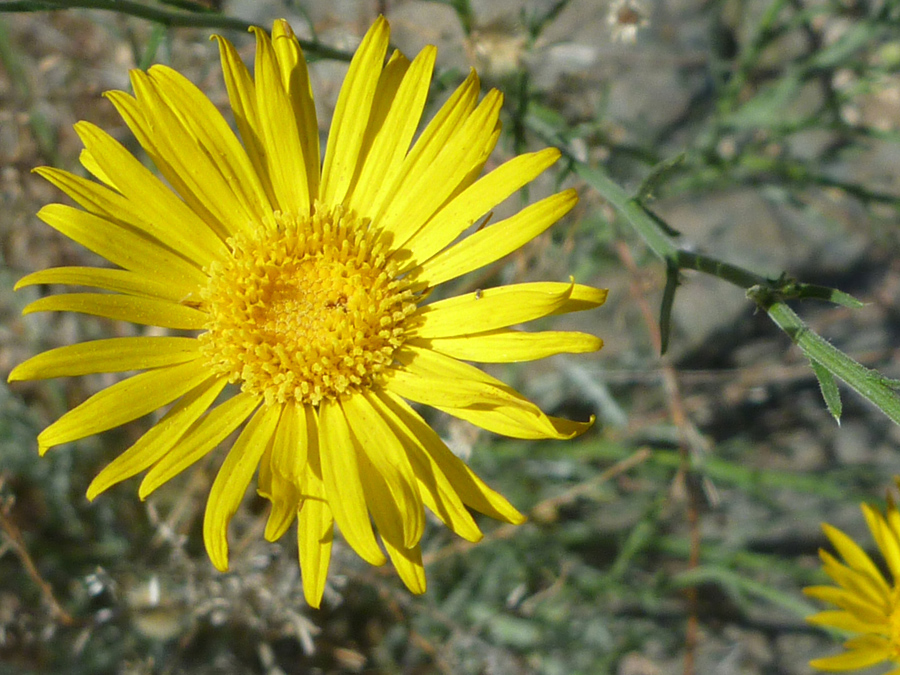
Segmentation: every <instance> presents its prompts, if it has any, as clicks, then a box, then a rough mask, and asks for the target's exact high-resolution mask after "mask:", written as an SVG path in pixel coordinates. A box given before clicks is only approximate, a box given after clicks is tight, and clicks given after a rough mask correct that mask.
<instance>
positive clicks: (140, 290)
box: [13, 267, 184, 302]
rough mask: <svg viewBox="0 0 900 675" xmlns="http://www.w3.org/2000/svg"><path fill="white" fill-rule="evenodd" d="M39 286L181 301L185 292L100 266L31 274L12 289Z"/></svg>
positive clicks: (59, 268) (166, 283)
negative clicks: (93, 289) (53, 285)
mask: <svg viewBox="0 0 900 675" xmlns="http://www.w3.org/2000/svg"><path fill="white" fill-rule="evenodd" d="M42 284H65V285H67V286H88V287H90V288H102V289H103V290H106V291H115V292H116V293H126V294H128V295H145V296H149V297H155V298H163V299H166V300H172V301H173V302H180V301H181V300H183V299H184V293H183V292H182V289H181V288H179V286H178V285H177V284H171V283H168V280H164V279H159V278H151V277H147V276H145V275H143V274H136V273H135V272H130V271H128V270H111V269H106V268H103V267H51V268H49V269H46V270H39V271H38V272H32V273H31V274H28V275H26V276H24V277H22V278H21V279H19V280H18V281H17V282H16V285H15V287H14V289H13V290H16V291H17V290H19V289H20V288H25V287H26V286H37V285H42Z"/></svg>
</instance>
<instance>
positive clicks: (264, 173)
mask: <svg viewBox="0 0 900 675" xmlns="http://www.w3.org/2000/svg"><path fill="white" fill-rule="evenodd" d="M212 39H215V40H216V42H218V44H219V58H220V59H221V61H222V74H223V75H224V76H225V87H226V89H227V90H228V101H229V103H230V104H231V110H232V112H233V113H234V119H235V122H236V123H237V128H238V131H239V132H240V134H241V140H242V141H243V144H244V148H245V149H246V151H247V156H248V157H249V158H250V162H251V163H252V164H253V170H254V171H255V172H256V174H257V175H258V176H259V180H260V183H261V184H262V186H263V189H264V190H265V193H266V195H267V196H268V199H269V202H270V203H272V204H274V203H276V200H275V191H274V189H273V188H272V181H271V180H270V179H269V167H268V163H267V161H266V152H265V150H264V148H263V143H262V130H261V127H260V120H259V109H258V107H257V105H256V88H255V86H254V84H253V80H252V79H251V77H250V72H249V71H248V70H247V66H245V65H244V62H243V61H242V60H241V57H240V55H239V54H238V52H237V50H236V49H235V48H234V45H232V44H231V43H230V42H229V41H228V40H226V39H225V38H223V37H222V36H221V35H213V36H212Z"/></svg>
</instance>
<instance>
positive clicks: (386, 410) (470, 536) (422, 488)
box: [371, 392, 511, 542]
mask: <svg viewBox="0 0 900 675" xmlns="http://www.w3.org/2000/svg"><path fill="white" fill-rule="evenodd" d="M373 393H374V392H373ZM371 401H372V404H373V405H374V406H375V407H376V408H377V409H378V411H379V413H380V414H381V415H382V417H384V419H385V420H386V421H387V422H388V423H389V424H390V426H391V430H392V433H394V434H396V435H397V436H398V438H400V440H401V442H402V443H403V447H404V449H405V450H406V453H407V455H408V456H409V461H410V464H412V467H413V471H414V472H415V474H416V479H417V481H418V484H419V493H420V494H421V495H422V502H423V503H424V504H425V506H427V507H428V508H429V509H430V510H431V511H432V513H434V514H435V515H436V516H437V517H438V518H439V519H440V520H441V522H442V523H444V524H445V525H446V526H447V527H449V528H450V529H451V530H453V531H454V532H455V533H456V534H458V535H459V536H461V537H462V538H463V539H467V540H468V541H473V542H474V541H479V540H480V539H481V538H482V536H483V535H482V533H481V530H480V529H478V525H476V524H475V521H474V519H473V518H472V516H471V514H470V513H469V511H468V510H467V509H466V507H465V504H464V503H463V500H462V499H461V498H460V495H459V494H458V493H457V492H456V489H455V486H454V485H453V483H451V481H450V480H449V479H448V478H447V475H446V474H445V473H444V471H443V470H442V469H441V467H440V465H439V464H438V462H437V461H436V460H435V459H434V457H432V455H431V453H429V451H428V449H427V448H426V446H425V444H424V443H425V442H424V441H423V439H421V438H419V437H418V436H416V435H415V433H414V432H413V431H411V430H410V428H409V426H408V425H407V423H406V422H405V418H406V414H405V412H404V411H403V409H402V408H398V407H396V404H395V403H394V399H393V398H392V397H391V396H389V395H388V394H386V393H385V392H378V393H374V395H373V396H372V397H371ZM501 499H502V498H501ZM504 502H505V500H504ZM510 508H511V507H510Z"/></svg>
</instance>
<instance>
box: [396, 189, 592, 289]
mask: <svg viewBox="0 0 900 675" xmlns="http://www.w3.org/2000/svg"><path fill="white" fill-rule="evenodd" d="M577 202H578V193H576V192H575V190H566V191H565V192H560V193H558V194H555V195H551V196H550V197H547V198H546V199H542V200H541V201H539V202H536V203H534V204H532V205H530V206H528V207H527V208H524V209H522V210H521V211H519V213H517V214H516V215H514V216H512V217H511V218H507V219H506V220H502V221H500V222H499V223H497V224H496V225H491V226H490V227H486V228H485V229H483V230H481V231H480V232H476V233H475V234H472V235H470V236H468V237H466V238H465V239H463V240H462V241H461V242H459V243H458V244H456V245H455V246H453V247H452V248H449V249H447V250H445V251H444V252H443V253H440V254H438V255H437V256H435V257H434V258H432V259H431V260H429V261H428V262H426V263H423V264H422V268H421V270H422V271H421V273H419V274H416V270H413V272H412V273H411V278H412V279H413V280H415V281H417V282H420V283H424V284H425V285H427V286H429V287H434V286H437V285H438V284H442V283H444V282H445V281H449V280H451V279H456V278H457V277H460V276H462V275H463V274H467V273H469V272H471V271H472V270H476V269H479V268H481V267H484V266H485V265H490V264H491V263H492V262H494V261H496V260H499V259H500V258H502V257H503V256H505V255H507V254H509V253H512V252H513V251H516V250H518V249H519V248H521V247H522V246H524V245H525V244H527V243H528V242H529V241H531V240H532V239H534V238H535V237H536V236H538V235H539V234H541V233H542V232H544V231H545V230H546V229H547V228H548V227H550V226H551V225H553V224H554V223H555V222H556V221H558V220H559V219H560V218H562V217H563V216H564V215H566V214H567V213H568V212H569V211H570V210H571V209H572V207H573V206H575V204H576V203H577Z"/></svg>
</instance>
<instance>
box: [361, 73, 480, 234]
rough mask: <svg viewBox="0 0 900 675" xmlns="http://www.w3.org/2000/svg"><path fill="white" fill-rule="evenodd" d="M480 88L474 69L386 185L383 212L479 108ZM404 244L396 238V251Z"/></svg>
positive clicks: (431, 122)
mask: <svg viewBox="0 0 900 675" xmlns="http://www.w3.org/2000/svg"><path fill="white" fill-rule="evenodd" d="M479 88H480V84H479V81H478V75H477V74H476V73H475V71H474V70H473V71H471V72H470V73H469V76H468V77H467V78H466V79H465V81H464V82H463V83H462V84H461V85H460V86H459V87H457V89H456V91H454V92H453V94H451V96H450V98H448V99H447V101H446V102H445V103H444V105H442V106H441V108H440V110H438V112H437V114H436V115H435V116H434V118H433V119H432V120H431V121H430V122H429V123H428V124H427V125H426V127H425V130H424V131H423V132H422V134H421V136H419V138H418V140H417V141H416V143H415V145H413V147H412V150H410V152H409V154H408V155H407V156H406V158H405V159H404V160H403V163H402V164H401V165H400V168H399V169H398V171H397V175H396V177H395V178H394V180H393V181H392V182H390V183H386V184H385V187H384V188H382V191H381V193H380V197H379V201H378V204H379V213H380V212H381V211H382V210H383V209H384V208H385V207H386V205H387V202H388V201H389V199H390V197H391V195H394V194H395V193H397V192H398V191H400V190H403V189H406V186H407V185H409V184H411V182H412V181H414V180H415V179H416V178H417V177H418V176H419V174H421V173H422V172H423V171H425V170H426V169H427V168H428V167H429V166H430V165H431V164H432V163H433V162H434V161H435V159H436V158H437V156H438V155H439V154H440V152H441V151H442V150H443V149H444V148H445V147H446V146H447V144H448V142H449V141H450V139H451V138H452V137H454V134H456V133H458V132H459V130H460V129H461V128H462V126H463V125H464V124H465V122H466V120H467V119H468V118H469V116H470V114H471V113H472V111H473V110H474V108H475V103H476V101H477V100H478V90H479ZM416 229H418V228H416ZM454 238H455V236H454ZM401 243H402V242H399V241H395V244H396V246H395V247H394V248H395V250H396V249H397V248H398V247H399V246H400V245H401Z"/></svg>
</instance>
